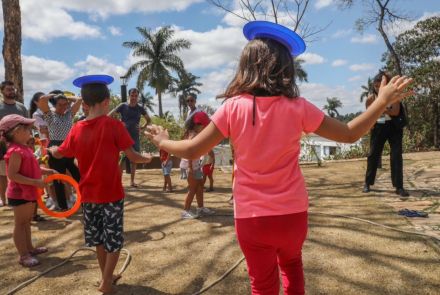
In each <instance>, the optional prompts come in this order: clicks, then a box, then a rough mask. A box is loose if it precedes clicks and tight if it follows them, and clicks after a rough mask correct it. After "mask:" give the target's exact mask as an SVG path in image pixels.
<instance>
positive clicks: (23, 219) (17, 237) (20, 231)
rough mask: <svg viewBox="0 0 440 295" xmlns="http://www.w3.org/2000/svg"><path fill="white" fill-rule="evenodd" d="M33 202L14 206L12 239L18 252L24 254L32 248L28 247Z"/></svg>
mask: <svg viewBox="0 0 440 295" xmlns="http://www.w3.org/2000/svg"><path fill="white" fill-rule="evenodd" d="M34 206H35V204H34V203H31V202H29V203H25V204H22V205H18V206H14V207H13V210H14V232H13V239H14V244H15V247H16V248H17V251H18V254H19V255H20V256H24V255H27V254H29V251H31V250H32V249H33V248H28V247H29V244H30V246H31V247H32V242H31V236H30V226H31V219H32V216H33V213H34Z"/></svg>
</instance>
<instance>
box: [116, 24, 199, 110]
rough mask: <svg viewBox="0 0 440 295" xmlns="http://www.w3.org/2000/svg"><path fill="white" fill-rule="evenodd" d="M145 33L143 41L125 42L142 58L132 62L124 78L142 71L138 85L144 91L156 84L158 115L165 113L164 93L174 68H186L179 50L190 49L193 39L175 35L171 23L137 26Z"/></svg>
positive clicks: (141, 32)
mask: <svg viewBox="0 0 440 295" xmlns="http://www.w3.org/2000/svg"><path fill="white" fill-rule="evenodd" d="M136 29H137V30H138V32H139V33H140V34H141V36H142V37H143V40H142V41H128V42H124V43H123V44H122V45H123V46H124V47H127V48H130V49H131V50H132V51H133V53H132V55H133V56H134V57H140V58H141V60H140V61H138V62H135V63H134V64H133V65H131V66H130V67H129V68H128V70H127V73H126V74H125V76H124V78H130V77H131V76H133V75H134V74H135V73H137V72H139V75H138V78H137V88H138V89H139V91H141V92H142V91H143V88H144V86H145V84H146V83H147V84H148V86H150V87H152V88H154V89H155V90H156V94H157V97H158V100H159V116H160V117H163V110H162V93H164V92H165V91H166V90H167V89H168V87H169V85H170V83H171V78H172V77H171V72H172V71H174V72H177V73H178V72H180V71H182V70H183V69H184V66H183V62H182V60H181V59H180V57H179V56H178V55H177V53H178V52H179V51H180V50H182V49H187V48H189V47H190V46H191V43H190V42H189V41H188V40H185V39H174V40H173V39H172V37H173V35H174V30H173V29H171V28H170V27H169V26H166V27H162V28H160V29H159V30H158V31H157V32H153V31H152V30H151V29H147V28H143V27H137V28H136Z"/></svg>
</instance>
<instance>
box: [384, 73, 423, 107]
mask: <svg viewBox="0 0 440 295" xmlns="http://www.w3.org/2000/svg"><path fill="white" fill-rule="evenodd" d="M412 81H413V79H412V78H408V77H406V76H402V77H400V76H394V77H393V78H391V80H390V81H389V82H388V84H387V80H386V77H385V75H384V76H382V82H381V83H380V88H379V94H378V99H379V100H384V101H385V102H386V105H391V104H393V103H396V102H399V101H401V100H402V99H404V98H406V97H408V96H411V95H413V94H414V91H413V90H405V89H406V87H407V86H408V85H409V84H411V83H412Z"/></svg>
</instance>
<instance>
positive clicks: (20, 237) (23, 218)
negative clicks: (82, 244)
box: [0, 115, 55, 267]
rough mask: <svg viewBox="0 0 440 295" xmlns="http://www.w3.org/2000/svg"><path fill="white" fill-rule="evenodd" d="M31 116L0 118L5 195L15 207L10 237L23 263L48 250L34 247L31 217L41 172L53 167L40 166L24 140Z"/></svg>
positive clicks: (32, 263)
mask: <svg viewBox="0 0 440 295" xmlns="http://www.w3.org/2000/svg"><path fill="white" fill-rule="evenodd" d="M34 122H35V120H34V119H27V118H24V117H22V116H20V115H7V116H5V117H3V119H2V120H1V121H0V134H1V139H0V143H1V152H0V154H1V157H2V158H4V159H5V161H6V169H7V170H6V171H7V175H8V178H9V180H10V182H9V185H8V189H7V191H6V196H7V197H8V204H9V206H11V207H12V208H13V210H14V233H13V239H14V244H15V247H16V248H17V251H18V254H19V255H20V260H19V263H20V264H21V265H23V266H26V267H32V266H35V265H38V264H40V262H39V261H38V260H37V258H35V256H36V255H39V254H42V253H45V252H47V248H46V247H38V248H35V247H34V246H33V245H32V238H31V220H32V217H33V216H34V212H35V208H36V201H37V198H38V197H39V195H38V192H37V187H40V188H44V186H45V183H44V181H43V180H42V179H41V173H42V172H43V173H45V174H52V173H54V172H55V171H54V170H52V169H45V168H40V167H39V166H38V161H37V159H36V158H35V156H34V151H33V150H32V149H31V148H29V147H28V145H27V143H28V142H29V139H30V138H31V134H32V131H31V130H32V124H33V123H34Z"/></svg>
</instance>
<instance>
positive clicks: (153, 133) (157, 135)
mask: <svg viewBox="0 0 440 295" xmlns="http://www.w3.org/2000/svg"><path fill="white" fill-rule="evenodd" d="M144 134H145V136H147V138H148V139H149V140H151V142H152V143H153V144H154V145H155V146H157V147H159V145H160V143H161V142H162V141H163V140H167V139H169V138H170V136H169V135H168V130H166V129H163V127H162V126H157V125H151V126H147V131H145V132H144Z"/></svg>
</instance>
